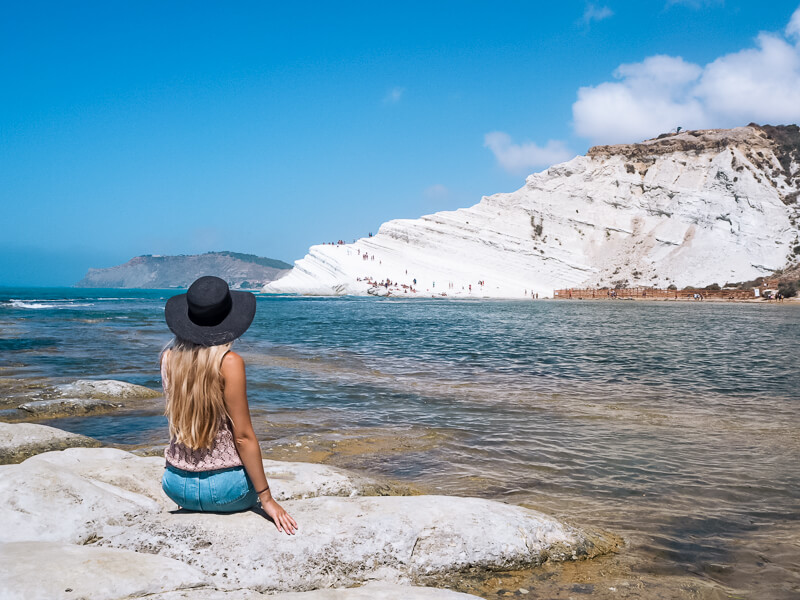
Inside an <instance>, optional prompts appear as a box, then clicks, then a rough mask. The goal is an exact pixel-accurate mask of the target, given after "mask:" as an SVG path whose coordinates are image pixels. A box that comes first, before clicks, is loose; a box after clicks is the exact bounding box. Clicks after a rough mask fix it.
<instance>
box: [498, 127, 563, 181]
mask: <svg viewBox="0 0 800 600" xmlns="http://www.w3.org/2000/svg"><path fill="white" fill-rule="evenodd" d="M483 141H484V144H483V145H484V147H486V148H489V150H491V151H492V153H494V156H495V158H496V159H497V162H498V163H499V164H500V166H501V167H503V168H504V169H505V170H506V171H508V172H510V173H529V172H530V171H531V170H532V169H535V168H537V167H549V166H550V165H553V164H556V163H560V162H564V161H565V160H569V159H570V158H572V157H573V156H574V153H572V152H570V151H569V150H568V149H567V147H566V146H565V145H564V142H561V141H558V140H550V141H548V142H547V144H546V145H545V146H544V147H542V146H538V145H537V144H535V143H533V142H524V143H522V144H515V143H514V142H512V141H511V136H510V135H508V134H507V133H504V132H502V131H492V132H491V133H487V134H486V135H485V136H484V140H483Z"/></svg>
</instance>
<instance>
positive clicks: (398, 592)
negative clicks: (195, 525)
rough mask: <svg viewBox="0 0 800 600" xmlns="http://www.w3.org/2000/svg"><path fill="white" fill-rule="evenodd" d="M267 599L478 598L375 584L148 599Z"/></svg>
mask: <svg viewBox="0 0 800 600" xmlns="http://www.w3.org/2000/svg"><path fill="white" fill-rule="evenodd" d="M267 598H269V599H270V600H470V599H472V600H475V599H476V598H477V596H473V595H471V594H461V593H459V592H452V591H450V590H443V589H439V588H431V587H418V586H410V585H396V584H391V583H382V582H378V581H373V582H370V583H368V584H366V585H364V586H362V587H357V588H334V589H323V590H313V591H310V592H282V593H278V594H270V595H266V594H260V593H258V592H255V591H253V590H248V589H239V590H234V591H223V590H217V589H209V588H201V589H193V590H181V591H177V592H166V593H163V594H155V595H154V596H150V597H148V600H266V599H267Z"/></svg>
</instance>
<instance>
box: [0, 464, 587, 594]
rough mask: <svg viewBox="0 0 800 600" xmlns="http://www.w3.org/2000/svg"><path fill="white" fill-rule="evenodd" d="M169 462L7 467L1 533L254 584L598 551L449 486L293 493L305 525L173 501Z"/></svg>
mask: <svg viewBox="0 0 800 600" xmlns="http://www.w3.org/2000/svg"><path fill="white" fill-rule="evenodd" d="M265 464H266V467H267V470H268V472H270V474H271V475H270V476H271V478H272V480H273V485H274V486H275V488H276V491H280V492H281V494H282V495H286V496H291V495H295V497H303V496H309V495H314V494H321V493H341V492H347V493H358V491H359V490H360V488H359V486H360V485H362V483H359V482H354V481H353V480H349V479H348V478H347V477H346V474H344V473H342V472H339V471H338V470H332V469H330V467H322V468H320V467H319V466H317V465H307V464H303V463H289V464H283V463H275V462H274V461H265ZM162 472H163V459H161V458H157V457H156V458H153V457H151V458H146V457H139V456H135V455H133V454H130V453H127V452H123V451H121V450H115V449H108V448H104V449H70V450H66V451H63V452H51V453H46V454H41V455H38V456H35V457H32V458H30V459H28V460H26V461H25V462H23V463H22V464H18V465H6V466H2V467H0V523H2V528H0V542H3V543H11V542H31V541H36V542H54V543H72V544H92V545H96V546H102V547H114V548H119V549H123V550H132V551H135V552H141V553H145V554H158V555H160V556H162V557H167V558H172V559H175V560H178V561H181V562H183V563H186V564H187V565H191V566H192V567H194V568H196V569H199V571H201V572H202V573H204V574H205V576H206V577H207V578H208V582H209V587H211V588H217V589H218V590H234V589H237V590H238V589H248V590H251V591H257V592H264V591H306V590H312V589H317V588H329V587H341V586H356V585H360V584H363V583H365V582H369V581H374V580H380V581H385V582H388V583H409V582H414V581H420V580H424V579H425V578H427V577H435V576H438V575H441V574H445V573H453V572H457V571H461V570H465V569H479V570H480V569H486V570H493V569H513V568H520V567H524V566H528V565H533V564H538V563H540V562H542V561H543V560H546V559H551V560H570V559H573V558H576V557H580V556H582V555H585V554H586V553H587V551H589V552H591V553H595V551H596V550H597V548H596V547H594V546H593V544H594V542H595V540H594V539H591V538H590V537H589V536H587V535H585V534H584V533H582V532H581V531H579V530H576V529H574V528H572V527H569V526H566V525H563V524H561V523H559V522H558V521H556V520H554V519H552V518H550V517H547V516H546V515H543V514H541V513H537V512H535V511H531V510H528V509H525V508H522V507H518V506H512V505H506V504H502V503H498V502H492V501H489V500H481V499H476V498H456V497H444V496H406V497H347V498H346V497H326V496H318V497H315V498H306V499H297V500H288V501H285V502H283V505H284V506H285V508H286V509H287V510H288V511H289V512H290V514H292V515H293V516H294V517H295V519H296V520H297V521H298V523H299V526H300V529H299V531H298V533H297V535H294V536H287V535H285V534H283V533H280V532H278V531H277V530H276V529H275V527H274V526H273V525H272V523H270V522H269V521H268V520H267V519H266V518H265V517H264V516H262V515H261V514H259V513H258V512H256V511H247V512H243V513H237V514H231V515H220V514H209V513H189V512H177V511H173V510H171V509H173V508H175V507H174V505H172V504H171V503H169V502H168V501H167V500H166V499H165V498H164V497H163V495H162V492H161V490H160V478H161V473H162ZM361 481H362V482H367V483H368V480H361ZM292 486H295V487H294V488H293V487H292ZM287 565H291V568H287ZM209 593H210V592H209ZM353 593H356V592H353ZM214 597H215V596H214ZM387 597H388V596H387Z"/></svg>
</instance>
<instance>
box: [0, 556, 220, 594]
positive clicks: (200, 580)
mask: <svg viewBox="0 0 800 600" xmlns="http://www.w3.org/2000/svg"><path fill="white" fill-rule="evenodd" d="M0 573H2V575H1V576H0V577H2V584H1V585H0V599H2V600H22V599H24V600H61V599H64V600H76V599H80V598H91V600H117V599H121V598H128V597H130V596H143V595H145V594H153V593H158V592H163V591H167V590H176V589H180V588H187V587H194V586H198V585H202V584H204V583H206V582H207V578H206V577H205V575H203V573H201V572H200V571H198V570H197V569H194V568H192V567H190V566H188V565H186V564H184V563H181V562H178V561H176V560H171V559H169V558H165V557H163V556H157V555H154V554H140V553H136V552H129V551H127V550H114V549H110V548H97V547H94V546H73V545H69V544H52V543H46V542H18V543H11V544H0Z"/></svg>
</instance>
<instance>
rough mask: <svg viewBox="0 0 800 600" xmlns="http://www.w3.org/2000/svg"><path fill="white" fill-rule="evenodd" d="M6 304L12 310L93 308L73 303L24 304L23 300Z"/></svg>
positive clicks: (84, 304) (87, 304)
mask: <svg viewBox="0 0 800 600" xmlns="http://www.w3.org/2000/svg"><path fill="white" fill-rule="evenodd" d="M8 304H10V305H11V307H12V308H30V309H41V308H81V307H84V306H94V304H93V303H73V302H69V301H66V302H63V301H62V303H61V304H54V303H52V302H38V301H35V300H34V301H31V302H25V301H24V300H10V301H9V302H8Z"/></svg>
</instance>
